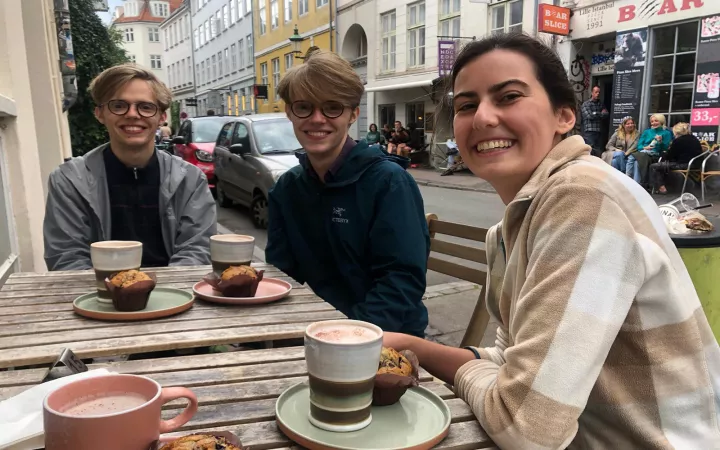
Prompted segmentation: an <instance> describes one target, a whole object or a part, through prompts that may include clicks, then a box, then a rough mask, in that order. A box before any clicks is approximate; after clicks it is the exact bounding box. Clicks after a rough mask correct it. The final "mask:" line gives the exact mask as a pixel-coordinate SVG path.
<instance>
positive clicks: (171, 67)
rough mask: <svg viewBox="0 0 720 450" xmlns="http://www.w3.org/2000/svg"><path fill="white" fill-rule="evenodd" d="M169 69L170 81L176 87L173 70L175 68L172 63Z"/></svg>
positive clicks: (171, 85)
mask: <svg viewBox="0 0 720 450" xmlns="http://www.w3.org/2000/svg"><path fill="white" fill-rule="evenodd" d="M169 69H170V70H168V83H170V87H174V86H175V85H174V84H173V81H175V80H173V78H175V77H174V75H175V74H174V73H173V70H172V69H173V65H172V64H170V67H169Z"/></svg>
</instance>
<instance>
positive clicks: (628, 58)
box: [611, 28, 648, 128]
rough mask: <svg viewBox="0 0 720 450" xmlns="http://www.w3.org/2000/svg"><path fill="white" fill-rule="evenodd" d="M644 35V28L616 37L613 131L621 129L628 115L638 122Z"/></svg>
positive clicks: (645, 41) (645, 36)
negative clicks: (622, 122) (623, 120)
mask: <svg viewBox="0 0 720 450" xmlns="http://www.w3.org/2000/svg"><path fill="white" fill-rule="evenodd" d="M647 36H648V33H647V28H643V29H640V30H633V31H623V32H621V33H618V34H617V36H616V39H615V70H614V73H613V104H612V114H611V117H612V124H611V126H612V128H617V127H618V126H620V122H621V121H622V119H623V117H626V116H631V117H632V118H633V119H635V122H636V123H637V121H638V120H639V115H640V100H641V93H642V85H643V84H642V83H643V75H644V73H645V59H646V57H647Z"/></svg>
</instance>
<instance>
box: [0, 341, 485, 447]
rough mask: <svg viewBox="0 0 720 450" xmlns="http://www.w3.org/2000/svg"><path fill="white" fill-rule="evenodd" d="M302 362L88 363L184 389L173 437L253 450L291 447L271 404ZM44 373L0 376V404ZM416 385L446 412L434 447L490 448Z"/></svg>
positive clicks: (460, 415)
mask: <svg viewBox="0 0 720 450" xmlns="http://www.w3.org/2000/svg"><path fill="white" fill-rule="evenodd" d="M304 357H305V352H304V349H303V347H286V348H276V349H267V350H245V351H237V352H231V353H219V354H210V355H196V356H179V357H173V358H161V359H145V360H137V361H125V362H118V363H111V364H93V365H91V366H90V369H91V370H92V369H97V368H100V367H105V368H107V369H108V370H110V371H113V372H119V373H132V374H137V375H145V376H148V377H150V378H152V379H154V380H156V381H157V382H158V383H160V384H161V385H162V386H164V387H168V386H183V387H187V388H190V389H191V390H192V391H193V392H194V393H195V394H196V395H197V397H198V400H199V403H200V407H199V409H198V412H197V414H195V417H194V418H193V419H192V420H191V421H190V422H188V423H187V424H186V425H185V426H184V427H182V428H181V429H180V431H179V432H178V433H173V434H181V435H182V434H188V433H195V432H200V431H212V430H215V431H222V430H229V431H232V432H233V433H235V434H237V436H238V437H239V438H240V440H241V441H242V443H243V445H244V446H245V445H247V446H250V448H252V449H256V450H259V449H276V448H287V447H296V446H295V444H294V443H293V442H292V441H290V440H289V439H288V438H287V437H285V435H284V434H282V433H281V432H280V431H279V430H278V428H277V426H276V424H275V402H276V400H277V397H278V396H279V395H280V394H281V393H282V392H283V391H284V390H285V389H287V388H289V387H291V386H293V385H295V384H297V383H301V382H303V381H305V380H306V379H307V371H306V366H305V360H304ZM44 374H45V370H43V369H25V370H16V371H4V372H0V400H3V399H5V398H8V397H11V396H13V395H16V394H18V393H20V392H22V391H23V390H25V389H28V388H30V387H32V386H33V385H35V384H38V383H40V381H41V378H42V377H43V375H44ZM420 381H421V385H422V386H423V387H425V388H427V389H429V390H431V391H432V392H434V393H436V394H438V395H439V396H440V397H441V398H443V399H444V400H445V402H447V405H448V406H449V407H450V411H451V412H452V424H451V425H450V434H449V435H448V437H447V438H445V440H444V441H443V442H441V443H440V444H439V445H438V446H437V447H436V448H438V449H454V450H460V449H463V450H464V449H477V448H494V447H493V444H492V442H491V441H490V439H489V438H488V436H487V434H486V433H485V432H484V431H483V429H482V427H481V426H480V424H479V423H478V422H477V420H476V419H475V416H474V415H473V413H472V411H471V410H470V407H469V406H468V405H467V404H466V403H465V402H464V401H462V400H460V399H458V398H455V396H454V394H453V392H452V391H451V390H450V389H448V388H447V387H446V386H445V385H444V384H442V383H439V382H437V381H434V380H433V378H432V376H430V374H428V373H427V372H425V371H421V373H420ZM183 402H184V401H183V400H177V401H174V402H171V403H169V404H167V405H166V406H165V409H164V411H163V418H165V419H169V418H171V417H173V416H175V415H177V414H178V413H179V412H180V411H179V408H183V407H184V403H183Z"/></svg>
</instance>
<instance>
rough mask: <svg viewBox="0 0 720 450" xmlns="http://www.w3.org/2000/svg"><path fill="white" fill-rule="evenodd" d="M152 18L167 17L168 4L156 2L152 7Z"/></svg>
mask: <svg viewBox="0 0 720 450" xmlns="http://www.w3.org/2000/svg"><path fill="white" fill-rule="evenodd" d="M152 10H153V16H155V17H167V16H168V13H169V8H168V4H167V3H166V2H157V3H153V5H152Z"/></svg>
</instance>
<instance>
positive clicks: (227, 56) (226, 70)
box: [223, 47, 230, 76]
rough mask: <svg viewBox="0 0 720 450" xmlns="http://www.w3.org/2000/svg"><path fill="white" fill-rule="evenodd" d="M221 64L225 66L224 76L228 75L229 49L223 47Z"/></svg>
mask: <svg viewBox="0 0 720 450" xmlns="http://www.w3.org/2000/svg"><path fill="white" fill-rule="evenodd" d="M223 64H225V76H228V75H230V49H229V48H228V47H225V53H224V54H223Z"/></svg>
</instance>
